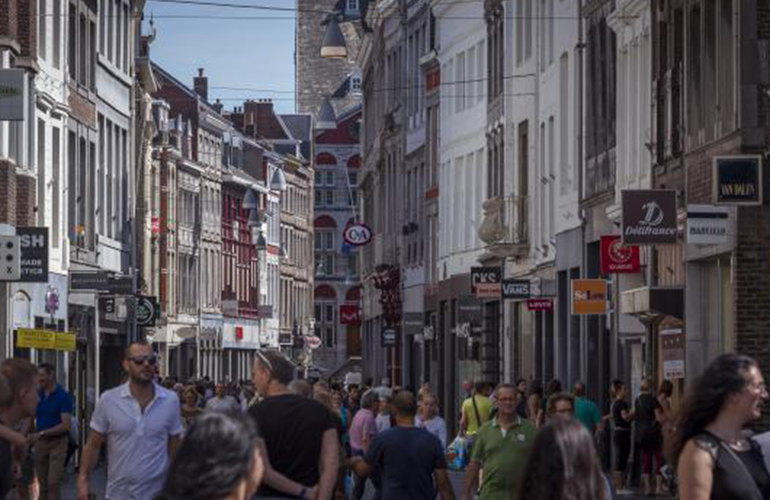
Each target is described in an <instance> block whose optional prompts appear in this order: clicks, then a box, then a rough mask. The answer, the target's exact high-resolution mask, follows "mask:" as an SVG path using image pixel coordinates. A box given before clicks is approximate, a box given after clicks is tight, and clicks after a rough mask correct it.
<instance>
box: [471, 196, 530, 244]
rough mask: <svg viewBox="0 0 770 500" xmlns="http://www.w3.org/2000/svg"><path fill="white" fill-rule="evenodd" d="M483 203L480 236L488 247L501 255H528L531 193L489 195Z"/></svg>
mask: <svg viewBox="0 0 770 500" xmlns="http://www.w3.org/2000/svg"><path fill="white" fill-rule="evenodd" d="M483 207H484V219H483V220H482V223H481V227H479V238H480V239H481V241H483V242H484V243H486V245H487V249H488V250H489V251H490V252H492V253H494V254H497V255H500V256H513V257H522V256H524V255H526V252H527V251H528V249H529V224H528V209H529V199H528V197H526V196H505V197H495V198H490V199H488V200H487V201H485V202H484V205H483Z"/></svg>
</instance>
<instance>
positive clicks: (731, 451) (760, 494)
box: [717, 438, 764, 499]
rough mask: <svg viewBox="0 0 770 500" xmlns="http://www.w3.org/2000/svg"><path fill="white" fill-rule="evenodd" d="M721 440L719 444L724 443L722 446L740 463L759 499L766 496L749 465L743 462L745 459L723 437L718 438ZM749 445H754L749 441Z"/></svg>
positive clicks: (739, 466)
mask: <svg viewBox="0 0 770 500" xmlns="http://www.w3.org/2000/svg"><path fill="white" fill-rule="evenodd" d="M717 440H718V441H719V444H720V445H722V448H723V449H724V450H725V451H727V453H728V454H729V455H730V457H731V458H732V459H733V461H735V462H736V463H737V464H738V468H739V469H740V470H741V472H742V473H743V475H744V476H746V480H748V482H749V483H751V484H752V485H753V486H754V492H755V496H756V498H757V499H762V498H764V496H763V495H762V492H761V491H759V486H757V481H756V480H755V479H754V476H752V475H751V472H749V469H748V467H746V464H745V463H743V460H741V458H740V457H739V456H738V455H737V454H736V453H735V451H734V450H733V449H732V448H730V446H729V445H728V444H727V443H725V442H724V441H722V440H721V439H719V438H717ZM749 446H752V444H751V442H749Z"/></svg>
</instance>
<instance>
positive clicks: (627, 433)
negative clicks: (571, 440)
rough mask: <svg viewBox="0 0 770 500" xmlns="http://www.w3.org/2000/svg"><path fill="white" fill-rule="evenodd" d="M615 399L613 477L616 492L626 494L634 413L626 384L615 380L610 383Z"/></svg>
mask: <svg viewBox="0 0 770 500" xmlns="http://www.w3.org/2000/svg"><path fill="white" fill-rule="evenodd" d="M612 388H613V392H614V394H615V401H613V402H612V408H611V409H612V423H613V428H614V429H613V432H612V442H613V444H614V445H615V471H614V473H613V479H614V482H615V489H616V490H617V492H618V494H620V495H626V494H630V493H631V492H630V491H629V490H628V489H627V488H626V467H627V466H628V456H629V454H630V453H631V421H632V420H633V419H634V414H633V413H632V412H631V408H629V406H628V402H627V399H628V390H627V388H626V385H625V384H624V383H623V382H622V381H620V380H615V381H614V382H613V383H612Z"/></svg>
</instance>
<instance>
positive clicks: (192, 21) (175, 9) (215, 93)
mask: <svg viewBox="0 0 770 500" xmlns="http://www.w3.org/2000/svg"><path fill="white" fill-rule="evenodd" d="M217 1H220V0H217ZM237 3H241V4H245V3H247V2H237ZM248 3H251V4H253V5H259V6H269V7H279V8H284V9H286V8H293V7H294V1H293V0H259V2H258V3H255V2H253V1H250V2H248ZM151 15H152V16H153V17H154V21H155V29H156V31H157V37H156V39H155V42H154V43H153V45H152V46H151V55H152V59H153V60H154V61H155V62H156V63H158V64H160V65H161V66H162V67H163V68H165V69H166V70H168V71H169V72H170V73H171V74H172V75H174V76H175V77H176V78H177V79H179V80H180V81H182V82H183V83H185V84H186V85H188V86H190V87H192V79H193V76H195V75H196V74H197V72H198V68H204V69H205V71H206V75H207V76H208V77H209V100H210V101H211V102H214V100H215V99H216V98H221V99H222V100H223V104H224V105H225V109H232V107H233V106H236V105H239V104H240V102H238V101H239V100H240V101H242V100H244V99H245V98H252V99H257V98H271V99H273V101H274V102H275V105H276V108H277V110H278V111H279V112H281V113H290V112H293V111H294V13H293V12H280V11H278V12H276V11H262V10H256V9H237V8H225V7H218V6H217V7H215V6H201V5H185V4H183V3H166V2H164V1H157V0H149V1H148V2H147V6H146V7H145V21H148V20H149V19H150V16H151ZM147 29H148V28H147V22H145V23H144V33H147ZM216 87H231V88H232V89H238V90H230V89H218V88H216ZM245 89H255V90H274V91H280V92H256V91H254V90H245Z"/></svg>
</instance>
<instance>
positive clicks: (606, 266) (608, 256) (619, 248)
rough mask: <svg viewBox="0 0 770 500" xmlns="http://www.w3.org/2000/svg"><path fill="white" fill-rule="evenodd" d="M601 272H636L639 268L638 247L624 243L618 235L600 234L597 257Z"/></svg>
mask: <svg viewBox="0 0 770 500" xmlns="http://www.w3.org/2000/svg"><path fill="white" fill-rule="evenodd" d="M599 261H600V264H601V271H602V274H613V273H618V274H620V273H638V272H639V271H640V270H641V267H642V266H641V259H640V258H639V247H638V246H636V245H624V244H623V241H622V240H621V238H620V236H617V235H611V236H602V239H601V253H600V258H599Z"/></svg>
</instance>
